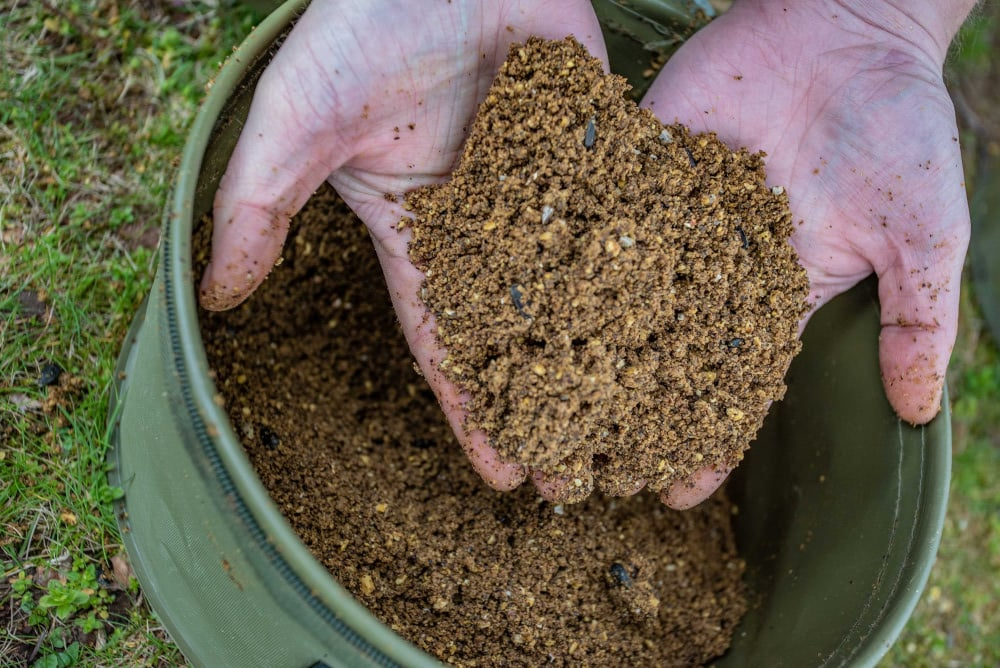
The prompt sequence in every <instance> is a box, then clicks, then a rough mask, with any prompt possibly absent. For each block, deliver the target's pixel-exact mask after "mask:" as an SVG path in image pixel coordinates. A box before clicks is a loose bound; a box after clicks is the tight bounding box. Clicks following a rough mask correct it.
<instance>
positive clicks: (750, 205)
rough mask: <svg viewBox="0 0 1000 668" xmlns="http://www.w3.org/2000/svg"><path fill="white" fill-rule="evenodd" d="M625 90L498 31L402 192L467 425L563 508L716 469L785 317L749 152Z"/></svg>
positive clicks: (789, 289)
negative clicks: (473, 94) (436, 154)
mask: <svg viewBox="0 0 1000 668" xmlns="http://www.w3.org/2000/svg"><path fill="white" fill-rule="evenodd" d="M569 63H572V66H570V65H569ZM627 91H628V84H627V83H626V81H625V80H624V79H623V78H621V77H618V76H614V75H605V74H603V71H602V66H601V63H600V62H599V61H597V60H596V59H593V58H590V57H589V55H588V54H587V53H586V51H585V49H584V48H583V47H582V46H581V45H580V44H579V43H577V42H576V41H574V40H573V39H572V38H567V39H565V40H562V41H543V40H540V39H536V38H532V39H530V40H529V41H528V42H527V43H526V44H515V45H513V46H512V47H511V50H510V53H509V55H508V59H507V61H506V62H505V63H504V64H503V66H502V68H501V70H500V72H499V74H498V75H497V78H496V79H495V81H494V83H493V86H492V87H491V88H490V90H489V91H488V93H487V95H486V99H485V101H484V102H483V104H482V105H481V107H480V109H479V112H478V115H477V117H476V120H475V123H474V126H473V127H472V130H471V134H470V137H469V139H468V142H467V144H466V146H465V149H464V152H463V154H462V156H461V159H460V161H459V165H458V167H457V168H456V170H455V172H454V173H453V175H452V178H451V180H450V181H449V182H447V183H444V184H440V185H434V186H429V187H425V188H421V189H418V190H416V191H413V192H411V193H409V194H408V195H407V197H406V203H407V205H408V206H407V208H408V210H410V211H411V212H412V213H413V214H414V216H415V218H414V219H413V220H410V221H408V224H409V226H410V227H411V228H412V229H413V237H412V241H411V243H410V257H411V259H412V260H413V262H414V264H416V265H417V266H418V267H419V268H421V269H422V270H423V271H424V272H425V274H426V280H425V281H424V284H423V286H422V288H421V292H420V295H421V297H422V299H423V301H425V303H426V304H427V305H428V307H429V309H430V310H431V311H432V312H433V313H434V314H435V316H437V318H436V321H437V337H438V340H439V342H440V343H441V344H442V346H443V347H444V349H445V350H446V351H447V358H446V359H445V360H443V361H442V363H441V364H440V368H441V370H442V372H443V373H444V374H445V375H446V376H447V377H448V378H449V379H450V380H451V381H453V382H454V383H456V384H457V385H458V386H459V387H460V388H462V389H464V390H467V391H468V392H469V395H470V397H471V400H470V401H469V403H468V405H467V407H468V410H469V415H468V427H469V428H478V429H482V430H484V431H485V432H486V433H487V434H488V435H489V437H490V441H491V444H492V445H493V447H495V448H496V450H497V451H498V452H499V454H500V456H501V458H502V459H503V460H504V461H507V462H516V463H519V464H522V465H526V466H528V467H530V468H531V469H533V470H535V471H540V472H543V473H545V474H546V475H549V476H554V477H557V478H561V479H566V480H570V481H572V482H573V483H574V484H572V485H568V486H567V492H566V494H567V495H566V496H565V497H564V498H561V499H560V500H561V501H566V502H569V501H579V500H581V499H583V498H586V497H587V495H588V494H589V493H590V491H591V489H592V488H593V487H595V486H596V488H597V489H599V490H601V491H603V492H605V493H608V494H613V495H628V494H631V493H632V492H634V490H635V489H636V487H637V485H638V484H639V483H640V482H641V481H646V483H647V487H648V488H649V489H651V490H653V491H659V490H663V489H668V488H670V487H671V486H672V485H673V484H674V483H677V482H680V481H684V480H687V479H689V478H690V476H691V475H692V474H694V473H695V472H696V471H698V470H700V469H702V468H705V467H714V468H725V469H730V468H733V467H735V466H736V465H737V464H738V463H739V462H740V460H741V459H742V457H743V453H744V451H745V450H746V448H747V447H749V444H750V441H751V440H752V439H753V438H754V437H755V435H756V433H757V430H758V429H759V427H760V425H761V423H762V422H763V419H764V416H765V414H766V413H767V409H768V406H769V405H770V404H771V403H772V402H773V401H775V400H778V399H780V398H781V397H782V396H783V394H784V391H785V386H784V381H783V379H784V375H785V372H786V371H787V369H788V366H789V364H790V362H791V360H792V357H793V356H794V355H795V354H796V353H797V352H798V350H799V347H800V346H799V342H798V321H799V318H800V317H801V316H802V315H803V314H804V313H805V309H806V297H807V294H808V283H807V279H806V275H805V272H804V271H803V270H802V268H801V267H800V266H799V265H798V263H797V261H796V256H795V253H794V251H793V250H792V248H791V246H790V245H789V244H788V243H787V239H788V237H789V235H790V234H791V231H792V221H791V214H790V212H789V209H788V199H787V196H786V195H785V193H784V190H783V189H781V188H777V187H776V188H769V187H767V186H765V175H764V164H763V157H762V155H760V154H750V153H748V152H747V151H745V150H740V151H736V152H734V151H731V150H730V149H729V148H727V147H726V146H725V145H723V144H722V143H721V142H720V141H718V140H717V139H716V138H715V136H714V135H711V134H708V135H691V134H689V133H688V131H687V130H686V129H685V128H684V127H682V126H667V127H665V126H663V125H662V124H661V123H660V122H659V121H657V119H656V118H655V117H654V116H653V115H652V114H651V113H650V112H648V111H646V110H640V109H639V108H638V107H637V106H636V105H635V103H634V102H632V101H630V100H629V99H628V98H627ZM484 258H488V261H484ZM576 481H581V484H576ZM571 497H572V498H571Z"/></svg>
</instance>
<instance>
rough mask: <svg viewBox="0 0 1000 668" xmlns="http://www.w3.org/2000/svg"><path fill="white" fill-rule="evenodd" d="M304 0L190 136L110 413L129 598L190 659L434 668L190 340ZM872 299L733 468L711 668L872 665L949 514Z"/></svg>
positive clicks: (828, 344) (806, 365)
mask: <svg viewBox="0 0 1000 668" xmlns="http://www.w3.org/2000/svg"><path fill="white" fill-rule="evenodd" d="M301 4H302V3H300V2H292V3H289V4H286V5H284V6H282V7H281V8H280V9H278V10H277V11H276V12H275V13H274V14H272V15H271V16H270V17H269V19H268V20H267V21H266V22H265V23H264V24H262V25H261V26H260V27H259V28H258V29H257V30H256V31H255V32H254V34H253V35H252V36H251V37H250V38H249V39H248V40H247V42H246V43H245V44H244V46H243V47H242V48H241V49H240V50H239V51H238V52H237V53H236V54H234V56H233V57H232V58H231V59H230V61H229V62H228V63H227V64H226V66H225V68H224V69H223V71H222V72H221V73H220V74H219V76H218V77H217V78H216V80H215V84H214V86H213V89H212V91H211V94H210V95H209V97H208V100H207V101H206V104H205V106H204V108H203V109H202V111H201V113H200V114H199V117H198V119H197V121H196V123H195V125H194V127H193V128H192V131H191V135H190V138H189V141H188V145H187V147H186V150H185V154H184V157H183V160H182V164H181V168H180V171H179V173H178V177H177V183H176V188H175V193H174V196H173V200H172V202H171V204H170V206H169V209H168V211H167V212H166V220H165V234H164V245H163V256H162V258H161V263H160V269H159V271H158V273H157V276H156V280H155V282H154V285H153V288H152V292H151V294H150V295H149V297H148V300H147V304H146V306H145V309H144V312H143V313H141V314H140V315H139V316H137V318H136V321H135V323H134V324H133V328H132V331H131V332H130V334H129V338H128V340H127V341H126V342H125V346H124V349H123V352H122V356H121V359H120V369H121V371H122V373H123V377H124V380H123V381H122V382H121V385H120V388H119V394H118V397H117V401H115V402H114V403H113V406H112V411H111V419H112V420H115V421H116V428H115V432H114V445H115V447H114V448H113V451H112V454H111V459H112V464H113V466H114V471H113V472H112V478H113V482H114V484H116V485H120V486H121V487H122V488H123V489H124V490H125V497H124V499H123V501H122V504H121V508H120V518H121V524H122V528H123V531H124V540H125V544H126V549H127V550H128V552H129V555H130V558H131V560H132V563H133V567H134V569H135V571H136V575H137V577H138V578H139V580H140V582H141V584H142V586H143V589H144V592H145V595H146V596H147V598H148V600H149V601H150V603H151V605H152V606H153V608H154V610H156V612H157V613H158V615H159V616H160V617H161V618H162V620H163V623H164V626H165V627H166V628H167V629H168V630H169V631H170V633H171V635H172V637H173V638H174V640H175V641H177V643H178V644H179V645H180V647H181V649H182V651H183V652H184V653H185V655H186V656H187V658H188V659H189V660H190V661H191V663H192V664H193V665H195V666H211V667H215V666H246V667H252V666H261V667H268V668H284V667H289V668H298V667H302V668H305V667H307V666H311V665H313V664H314V663H316V662H319V661H322V662H324V663H325V664H327V665H329V666H372V665H405V666H431V665H438V664H437V663H436V662H435V661H434V660H433V659H431V658H430V657H429V656H427V655H425V654H423V653H422V652H420V651H419V650H417V649H416V648H414V647H413V646H412V645H410V644H409V643H407V642H406V641H404V640H403V639H402V638H400V637H399V636H397V635H396V634H395V633H393V632H392V631H391V630H390V629H388V628H387V627H385V626H384V625H382V624H381V623H380V622H378V621H377V620H376V619H375V618H374V617H372V616H371V615H370V614H369V613H368V612H367V610H366V609H365V608H364V607H363V606H362V605H360V604H359V603H358V602H357V601H355V600H354V599H353V598H352V597H351V596H350V595H349V594H348V593H347V592H346V591H345V590H344V589H343V588H342V587H340V585H339V584H337V583H336V581H335V580H334V579H333V578H332V577H331V576H330V574H329V573H328V572H327V571H326V570H325V569H324V568H323V567H322V566H321V565H320V564H319V563H318V562H316V561H315V560H314V559H313V557H312V556H311V555H310V553H309V552H308V550H307V549H306V548H305V546H304V545H303V544H302V543H301V542H300V541H299V540H298V538H297V537H296V536H295V534H294V532H293V531H292V530H291V527H290V526H289V525H288V523H287V522H286V521H285V520H284V518H283V517H282V516H281V514H280V513H279V511H278V509H277V508H276V506H275V505H274V503H273V502H272V501H271V499H270V497H269V496H268V494H267V492H266V491H265V489H264V488H263V486H262V484H261V483H260V481H259V479H258V478H257V476H256V474H255V472H254V471H253V468H252V467H251V465H250V463H249V461H248V460H247V458H246V456H245V454H244V452H243V449H242V447H241V445H240V443H239V440H238V438H237V437H236V435H235V433H234V430H233V428H232V426H231V425H230V424H229V422H228V419H227V418H226V416H225V414H224V413H223V411H222V410H221V409H220V407H219V406H218V405H217V403H216V402H215V401H214V398H215V396H216V389H215V387H214V385H213V383H212V381H211V379H210V376H209V369H208V366H207V362H206V359H205V354H204V349H203V346H202V342H201V338H200V334H199V331H198V325H197V317H198V312H197V307H196V301H195V294H194V277H193V276H192V269H191V253H190V244H191V235H192V228H193V226H194V224H195V221H198V220H199V219H200V218H201V216H202V215H203V214H204V213H206V212H207V211H208V210H209V208H210V206H211V201H212V197H213V195H214V192H215V189H216V187H217V184H218V180H219V178H220V177H221V175H222V172H223V170H224V168H225V165H226V163H227V161H228V158H229V154H230V152H231V151H232V147H233V145H234V143H235V140H236V137H237V135H238V131H239V129H240V127H241V124H242V119H243V118H245V116H246V112H247V109H248V107H249V101H250V97H251V95H252V92H253V86H254V84H255V82H256V77H257V76H258V75H259V73H260V71H261V69H262V67H263V65H264V64H265V63H266V61H267V57H268V55H269V54H270V53H271V52H272V47H273V45H274V43H275V42H276V40H279V39H280V36H281V35H282V34H283V31H284V29H285V27H286V26H287V25H288V23H289V22H290V21H291V20H292V18H293V17H294V16H295V15H296V14H297V12H298V11H299V9H300V8H301ZM624 57H626V58H629V57H632V56H629V55H627V54H626V55H625V56H624ZM873 286H874V284H873V283H872V282H867V283H865V284H863V285H861V286H859V287H857V288H856V289H854V290H852V291H851V292H850V293H848V294H846V295H844V296H842V297H840V298H838V299H837V300H835V301H833V302H831V303H830V304H829V305H827V306H826V307H824V308H823V310H822V311H821V312H820V313H819V314H817V316H816V317H815V318H814V319H813V322H812V323H811V324H810V327H809V329H808V331H807V332H806V336H805V345H804V350H803V353H802V354H801V355H800V356H799V357H798V358H797V359H796V361H795V363H794V364H793V367H792V369H791V371H790V373H789V390H788V394H787V397H786V399H785V401H784V402H782V403H779V404H777V405H775V407H774V408H773V409H772V415H771V416H770V417H769V418H768V420H767V423H766V425H765V428H764V430H763V431H762V433H761V435H760V438H759V439H758V442H757V443H756V444H755V445H754V446H753V448H752V449H751V451H750V453H749V455H748V457H747V459H746V461H745V462H744V463H743V465H742V466H741V467H740V469H739V470H738V472H737V474H736V475H735V480H734V482H733V484H732V485H731V489H732V491H733V495H734V497H735V498H736V500H737V501H738V503H739V505H740V512H739V514H738V515H737V516H736V518H735V525H736V531H737V535H738V540H739V544H740V549H741V552H742V554H743V556H744V557H745V559H746V561H747V563H748V575H747V581H748V583H749V584H750V587H751V589H752V596H753V601H752V604H753V605H752V607H751V611H750V612H749V613H748V614H747V616H746V618H745V619H744V620H743V622H742V623H741V625H740V627H739V628H738V630H737V634H736V638H735V642H734V645H733V648H732V649H731V650H730V652H729V654H728V655H727V656H726V657H725V658H724V659H722V660H721V661H720V662H719V664H718V665H720V666H730V667H734V666H782V665H784V666H810V665H816V666H819V665H827V666H840V665H873V664H874V663H875V662H876V661H877V659H878V658H879V657H880V656H881V655H882V653H884V652H885V650H886V649H887V648H888V647H889V646H890V645H891V643H892V642H893V640H894V639H895V638H896V636H897V635H898V633H899V632H900V630H901V629H902V626H903V624H904V623H905V621H906V619H907V618H908V616H909V615H910V613H911V611H912V609H913V606H914V605H915V604H916V601H917V600H918V598H919V594H920V592H921V589H922V587H923V586H924V583H925V581H926V578H927V574H928V572H929V569H930V567H931V565H932V563H933V560H934V556H935V553H936V550H937V544H938V540H939V536H940V530H941V526H942V523H943V518H944V511H945V507H946V503H947V488H948V476H949V462H950V447H951V443H950V423H949V417H948V415H947V412H946V410H947V409H946V407H947V402H945V412H943V413H942V415H941V416H939V417H938V418H937V419H936V420H935V421H934V422H932V423H931V424H930V425H929V426H927V427H924V428H911V427H909V426H907V425H904V424H901V423H900V422H899V421H898V420H897V419H896V418H895V416H894V415H893V413H892V411H891V409H890V408H889V406H888V404H887V402H886V400H885V398H884V396H883V394H882V389H881V383H880V380H879V376H878V365H877V336H878V308H877V304H876V301H875V290H874V287H873ZM459 640H460V639H459Z"/></svg>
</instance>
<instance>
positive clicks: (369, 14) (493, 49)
mask: <svg viewBox="0 0 1000 668" xmlns="http://www.w3.org/2000/svg"><path fill="white" fill-rule="evenodd" d="M567 34H572V35H574V36H575V37H576V38H577V39H578V40H579V41H580V42H582V43H583V44H584V45H585V46H587V48H588V49H589V50H590V52H591V53H592V54H593V55H595V56H597V57H600V58H601V59H602V60H604V61H605V63H606V62H607V54H606V51H605V47H604V43H603V40H602V37H601V30H600V26H599V25H598V23H597V18H596V17H595V15H594V12H593V9H592V7H591V4H590V2H589V1H588V0H536V1H533V0H520V1H519V0H502V1H497V2H480V1H479V0H468V1H460V0H455V1H454V2H433V3H428V2H409V1H404V0H396V1H392V0H368V1H354V2H350V1H340V2H336V1H333V0H329V1H325V0H316V1H315V2H313V3H312V4H311V5H310V7H309V8H308V9H307V10H306V12H305V13H304V14H303V15H302V17H300V19H299V21H298V22H297V23H296V25H295V27H294V29H293V30H292V32H291V33H290V34H289V36H288V38H287V40H286V41H285V43H284V44H283V45H282V47H281V49H280V50H279V52H278V53H277V55H276V56H275V57H274V60H273V61H272V62H271V64H270V65H269V66H268V68H267V70H266V71H265V73H264V75H263V76H262V77H261V80H260V84H259V85H258V87H257V90H256V93H255V95H254V99H253V104H252V106H251V109H250V113H249V116H248V118H247V121H246V125H245V126H244V129H243V132H242V134H241V135H240V139H239V142H238V144H237V146H236V149H235V151H234V153H233V156H232V158H231V161H230V163H229V166H228V169H227V171H226V173H225V176H224V177H223V179H222V183H221V185H220V188H219V191H218V194H217V196H216V199H215V211H214V220H215V226H214V230H213V236H212V259H211V262H210V264H209V265H208V267H207V268H206V270H205V275H204V277H203V280H202V283H201V293H200V299H201V303H202V305H203V306H204V307H205V308H208V309H212V310H223V309H227V308H231V307H233V306H236V305H237V304H239V303H240V302H242V301H243V300H244V299H246V298H247V297H248V296H249V295H250V293H251V292H253V291H254V290H255V289H256V288H257V286H258V285H259V284H260V283H261V282H262V281H263V280H264V278H265V277H266V276H267V274H268V272H269V271H270V270H271V268H272V267H273V265H274V263H275V261H276V260H277V259H278V257H279V255H280V253H281V248H282V244H283V242H284V240H285V236H286V234H287V231H288V223H289V219H290V218H291V217H292V216H293V215H294V214H295V213H296V212H298V210H299V209H300V208H301V207H302V205H303V204H304V203H305V201H306V200H307V199H308V198H309V196H310V195H311V194H312V193H313V192H314V191H315V190H316V188H317V187H319V186H320V185H321V184H322V183H323V181H329V182H330V183H331V184H332V185H333V186H334V187H335V188H336V189H337V191H338V192H339V193H340V195H341V197H343V199H344V200H345V202H346V203H347V204H348V205H349V206H350V207H351V208H352V209H353V210H354V211H355V213H357V214H358V216H359V217H360V218H361V220H362V221H363V222H364V223H365V225H366V226H367V227H368V230H369V232H370V234H371V236H372V239H373V240H374V243H375V248H376V250H377V253H378V256H379V260H380V262H381V264H382V268H383V271H384V273H385V277H386V283H387V286H388V288H389V291H390V293H391V296H392V300H393V305H394V307H395V309H396V313H397V315H398V317H399V319H400V322H401V324H402V327H403V331H404V333H405V335H406V338H407V341H408V343H409V345H410V349H411V350H412V352H413V354H414V356H415V357H416V360H417V362H418V364H419V365H420V368H421V369H422V371H423V373H424V375H425V376H426V378H427V380H428V382H429V383H430V385H431V387H432V388H433V390H434V391H435V393H436V395H437V397H438V399H439V401H440V402H441V405H442V408H443V409H444V411H445V413H446V415H447V417H448V419H449V422H450V423H451V426H452V427H453V429H454V430H455V433H456V434H457V435H458V437H459V440H460V441H461V443H462V446H463V448H464V449H465V451H466V453H467V454H468V456H469V458H470V460H471V462H472V464H473V466H474V467H475V468H476V470H477V471H478V472H479V473H480V475H482V477H483V478H484V479H485V480H486V481H487V482H488V483H489V484H491V485H492V486H493V487H495V488H497V489H511V488H513V487H516V486H517V485H519V484H520V483H521V482H522V481H523V480H524V478H525V476H526V474H527V471H525V470H523V468H522V467H521V466H518V465H516V464H510V463H504V462H502V461H501V460H500V458H499V457H498V455H497V453H496V452H495V451H494V450H493V449H492V448H491V447H490V446H489V445H488V443H487V439H486V436H485V434H483V433H482V432H471V433H467V432H466V431H465V429H464V427H463V421H464V415H465V413H464V410H463V408H462V406H463V404H464V402H465V399H466V397H464V396H463V395H462V393H461V392H460V391H459V389H458V388H456V387H455V386H454V385H453V384H451V383H450V382H448V381H446V380H445V378H444V377H443V376H442V374H441V372H440V371H439V369H438V364H439V363H440V361H441V360H442V359H443V356H444V352H443V351H442V350H440V349H439V347H438V346H437V345H436V343H435V339H434V335H433V331H434V319H433V317H431V316H430V314H429V313H428V312H427V311H426V309H425V307H424V306H423V304H422V303H419V302H418V299H417V294H418V290H419V287H420V284H421V281H422V280H423V276H422V274H421V273H420V272H419V271H418V270H417V269H416V268H415V267H414V266H413V265H412V264H411V263H410V261H409V259H408V256H407V243H408V241H409V232H408V231H403V232H400V231H398V230H397V229H396V224H397V222H398V221H399V220H400V218H401V217H402V216H403V215H404V212H403V211H402V206H401V201H402V200H401V197H402V194H403V193H404V192H406V191H408V190H411V189H413V188H416V187H418V186H422V185H426V184H429V183H435V182H440V181H443V180H445V179H446V178H447V176H448V174H449V173H450V172H451V170H452V169H453V168H454V165H455V163H456V160H457V157H458V155H459V153H460V151H461V148H462V144H463V142H464V140H465V137H466V135H467V130H468V127H469V125H470V124H471V121H472V118H473V116H474V115H475V111H476V108H477V106H478V104H479V103H480V102H481V101H482V99H483V98H484V97H485V95H486V91H487V89H488V88H489V86H490V83H491V82H492V80H493V77H494V75H495V73H496V71H497V70H498V69H499V66H500V64H501V63H502V62H503V60H504V58H505V57H506V54H507V48H508V46H509V45H510V43H511V42H514V41H521V42H523V41H525V40H526V39H527V37H528V36H530V35H537V36H541V37H545V38H549V39H561V38H563V37H565V36H566V35H567Z"/></svg>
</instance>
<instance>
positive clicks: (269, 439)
mask: <svg viewBox="0 0 1000 668" xmlns="http://www.w3.org/2000/svg"><path fill="white" fill-rule="evenodd" d="M257 433H258V434H259V435H260V444H261V445H263V446H264V447H265V448H267V449H268V450H277V449H278V446H279V445H281V439H280V438H279V437H278V435H277V434H275V433H274V432H273V431H271V428H270V427H268V426H267V425H263V424H259V425H257Z"/></svg>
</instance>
